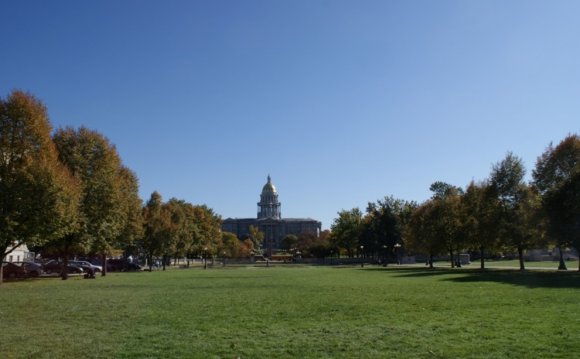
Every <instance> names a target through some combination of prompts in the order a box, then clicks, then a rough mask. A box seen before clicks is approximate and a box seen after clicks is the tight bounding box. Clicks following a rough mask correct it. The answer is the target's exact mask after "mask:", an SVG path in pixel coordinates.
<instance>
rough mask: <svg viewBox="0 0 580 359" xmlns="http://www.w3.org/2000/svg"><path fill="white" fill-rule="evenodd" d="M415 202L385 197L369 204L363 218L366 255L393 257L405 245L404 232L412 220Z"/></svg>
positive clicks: (363, 242)
mask: <svg viewBox="0 0 580 359" xmlns="http://www.w3.org/2000/svg"><path fill="white" fill-rule="evenodd" d="M415 207H417V204H416V203H414V202H407V201H404V200H401V199H396V198H394V197H393V196H390V197H385V198H383V199H382V200H378V201H377V202H376V203H369V204H368V206H367V210H366V215H365V217H364V218H363V230H362V236H361V244H362V245H363V246H364V249H365V252H366V253H371V254H373V255H375V256H385V255H386V254H387V253H390V254H391V255H392V254H393V252H394V251H395V250H400V247H401V248H402V246H403V245H404V240H403V232H404V228H405V225H406V223H407V222H408V221H409V220H410V215H411V213H412V211H413V209H414V208H415ZM394 254H396V255H398V254H399V253H394Z"/></svg>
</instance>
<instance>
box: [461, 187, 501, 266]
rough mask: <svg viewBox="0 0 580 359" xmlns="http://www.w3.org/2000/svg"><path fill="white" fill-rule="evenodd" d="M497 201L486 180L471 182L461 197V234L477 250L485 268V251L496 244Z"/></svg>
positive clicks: (481, 263) (481, 264) (498, 212)
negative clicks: (476, 182)
mask: <svg viewBox="0 0 580 359" xmlns="http://www.w3.org/2000/svg"><path fill="white" fill-rule="evenodd" d="M499 214H500V211H499V203H498V200H497V197H496V196H495V195H494V193H493V192H492V191H491V189H490V186H489V184H488V183H487V182H483V183H480V184H475V183H474V182H471V183H470V184H469V185H468V186H467V189H466V191H465V194H464V195H463V196H462V198H461V222H462V228H461V231H462V234H463V237H464V238H466V239H467V244H468V246H470V247H472V248H473V249H475V250H478V251H479V254H480V268H481V269H485V251H486V250H490V249H493V248H495V247H496V246H497V245H498V241H497V238H498V230H497V224H498V221H499Z"/></svg>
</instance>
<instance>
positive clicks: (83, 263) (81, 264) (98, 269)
mask: <svg viewBox="0 0 580 359" xmlns="http://www.w3.org/2000/svg"><path fill="white" fill-rule="evenodd" d="M69 263H70V264H74V265H76V266H79V267H81V268H83V269H84V268H91V269H92V270H93V271H94V272H95V273H98V272H102V271H103V267H101V266H98V265H95V264H93V263H91V262H87V261H69Z"/></svg>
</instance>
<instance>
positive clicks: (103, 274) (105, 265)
mask: <svg viewBox="0 0 580 359" xmlns="http://www.w3.org/2000/svg"><path fill="white" fill-rule="evenodd" d="M101 263H102V264H103V270H102V271H101V277H104V276H106V275H107V253H105V252H103V253H101Z"/></svg>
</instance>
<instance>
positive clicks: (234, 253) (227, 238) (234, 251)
mask: <svg viewBox="0 0 580 359" xmlns="http://www.w3.org/2000/svg"><path fill="white" fill-rule="evenodd" d="M222 245H223V247H222V254H223V256H224V257H225V258H236V257H238V256H239V254H240V247H241V243H240V240H239V239H238V237H237V236H236V235H235V234H233V233H231V232H222Z"/></svg>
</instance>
